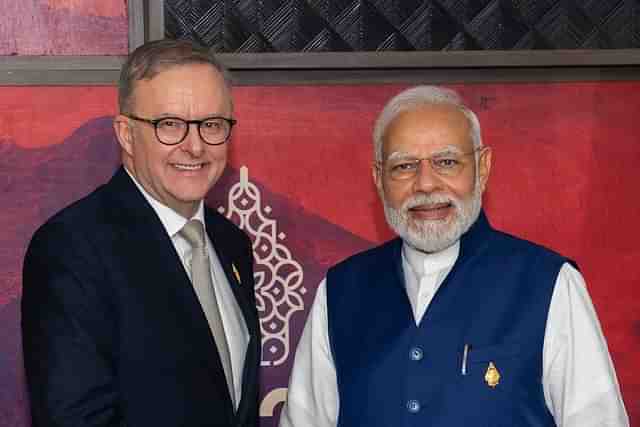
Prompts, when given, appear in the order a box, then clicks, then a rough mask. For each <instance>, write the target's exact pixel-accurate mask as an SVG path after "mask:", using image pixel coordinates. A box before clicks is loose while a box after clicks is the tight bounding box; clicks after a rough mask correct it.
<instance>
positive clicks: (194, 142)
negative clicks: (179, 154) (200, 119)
mask: <svg viewBox="0 0 640 427" xmlns="http://www.w3.org/2000/svg"><path fill="white" fill-rule="evenodd" d="M180 148H182V150H183V151H186V152H188V153H189V154H191V155H192V156H193V157H200V156H202V154H203V153H204V150H205V148H206V145H205V142H204V141H203V140H202V138H200V132H199V131H198V125H197V124H196V123H190V124H189V129H188V132H187V136H185V138H184V141H182V144H180Z"/></svg>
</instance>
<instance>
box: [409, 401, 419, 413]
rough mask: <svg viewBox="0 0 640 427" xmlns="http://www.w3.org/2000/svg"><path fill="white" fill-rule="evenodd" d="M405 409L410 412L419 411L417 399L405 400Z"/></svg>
mask: <svg viewBox="0 0 640 427" xmlns="http://www.w3.org/2000/svg"><path fill="white" fill-rule="evenodd" d="M407 410H409V412H411V413H412V414H415V413H417V412H419V411H420V402H418V401H417V400H410V401H408V402H407Z"/></svg>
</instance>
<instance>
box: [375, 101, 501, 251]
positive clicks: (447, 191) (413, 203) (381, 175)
mask: <svg viewBox="0 0 640 427" xmlns="http://www.w3.org/2000/svg"><path fill="white" fill-rule="evenodd" d="M383 141H384V145H383V153H382V164H380V165H378V166H374V168H373V177H374V181H375V184H376V187H377V188H378V192H379V194H380V197H381V199H382V202H383V204H384V208H385V215H386V218H387V222H388V223H389V225H390V226H391V228H393V230H394V231H395V232H396V233H397V234H398V235H400V237H402V238H403V239H404V240H405V241H406V242H407V243H408V244H410V245H411V246H413V247H415V248H416V249H419V250H422V251H424V252H437V251H440V250H443V249H445V248H447V247H449V246H451V245H452V244H454V243H455V242H456V241H457V240H458V239H459V238H460V236H461V235H462V234H463V233H464V232H466V231H467V230H468V228H469V227H470V226H471V225H472V224H473V223H474V222H475V220H476V219H477V217H478V214H479V213H480V207H481V204H482V203H481V201H482V193H483V192H484V189H485V186H486V182H487V178H488V176H489V171H490V167H491V151H490V149H489V148H488V147H486V148H484V149H482V150H478V153H479V159H478V161H477V163H476V162H475V161H474V155H473V154H470V155H469V154H467V153H472V152H473V150H474V147H473V143H472V140H471V136H470V125H469V121H468V120H467V118H466V116H465V115H464V114H463V113H462V112H461V111H460V110H459V109H457V108H456V107H454V106H451V105H447V104H435V105H429V106H422V107H419V108H416V109H413V110H409V111H404V112H402V113H400V114H399V115H398V116H397V117H396V118H395V119H394V120H393V121H392V122H391V123H390V124H389V126H388V127H387V129H386V132H385V133H384V136H383ZM445 154H446V155H447V156H453V157H454V158H457V159H459V160H460V161H461V167H460V170H459V171H457V172H456V173H455V174H454V175H453V176H448V175H447V174H442V173H436V172H435V171H434V169H433V167H432V166H431V164H430V162H429V160H422V161H421V162H420V163H419V164H418V168H417V173H416V174H415V176H413V177H412V178H408V179H400V180H399V179H394V177H392V176H391V175H392V174H391V171H390V169H389V166H390V165H393V164H394V160H397V159H403V158H411V159H426V158H431V159H433V158H438V157H439V156H440V155H445ZM434 156H435V157H434Z"/></svg>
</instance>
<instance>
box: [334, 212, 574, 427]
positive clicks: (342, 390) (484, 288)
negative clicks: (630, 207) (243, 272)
mask: <svg viewBox="0 0 640 427" xmlns="http://www.w3.org/2000/svg"><path fill="white" fill-rule="evenodd" d="M401 248H402V241H401V240H400V239H396V240H393V241H390V242H388V243H386V244H384V245H382V246H379V247H377V248H374V249H371V250H369V251H366V252H363V253H360V254H357V255H355V256H353V257H351V258H349V259H347V260H346V261H343V262H342V263H340V264H338V265H337V266H335V267H333V268H332V269H330V271H329V272H328V274H327V307H328V308H327V310H328V326H329V339H330V344H331V351H332V354H333V358H334V361H335V367H336V373H337V381H338V392H339V400H340V405H339V406H340V409H339V418H338V426H341V427H356V426H357V427H359V426H366V427H377V426H380V427H382V426H385V427H398V426H429V427H457V426H465V427H468V426H474V427H477V426H491V427H496V426H504V427H507V426H508V427H527V426H536V427H537V426H555V423H554V420H553V417H552V416H551V413H550V412H549V410H548V409H547V406H546V404H545V401H544V396H543V389H542V349H543V341H544V334H545V326H546V319H547V314H548V310H549V304H550V301H551V295H552V293H553V287H554V284H555V281H556V278H557V275H558V272H559V270H560V268H561V266H562V264H563V263H565V262H568V260H567V259H565V258H563V257H561V256H559V255H557V254H556V253H554V252H552V251H550V250H548V249H545V248H543V247H541V246H537V245H535V244H533V243H530V242H527V241H524V240H521V239H518V238H515V237H513V236H509V235H507V234H504V233H501V232H498V231H495V230H493V229H492V228H491V227H490V225H489V223H488V221H487V219H486V217H485V215H484V213H481V214H480V217H479V218H478V220H477V221H476V222H475V224H474V225H473V226H472V227H471V228H470V229H469V231H468V232H467V233H465V235H464V236H463V237H462V238H461V245H460V254H459V256H458V259H457V260H456V263H455V264H454V266H453V268H452V270H451V272H450V273H449V274H448V276H447V278H446V279H445V280H444V282H443V283H442V284H441V286H440V288H439V289H438V291H437V293H436V295H435V296H434V298H433V300H432V302H431V304H430V305H429V307H428V309H427V311H426V313H425V314H424V317H423V318H422V321H421V322H420V325H419V326H416V324H415V320H414V318H413V314H412V310H411V304H410V302H409V299H408V297H407V295H406V291H405V286H404V275H403V271H402V260H401ZM465 346H467V352H466V353H467V354H466V357H465V355H464V353H465V350H464V349H465ZM463 365H464V367H463Z"/></svg>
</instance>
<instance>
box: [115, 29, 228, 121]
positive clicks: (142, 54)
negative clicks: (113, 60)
mask: <svg viewBox="0 0 640 427" xmlns="http://www.w3.org/2000/svg"><path fill="white" fill-rule="evenodd" d="M191 64H206V65H210V66H212V67H213V68H214V69H215V70H216V71H218V72H219V73H220V75H221V76H222V79H223V81H224V85H225V87H226V91H227V94H228V97H229V102H230V104H231V108H233V99H232V98H231V86H232V81H231V76H230V74H229V71H228V70H227V68H226V67H225V66H223V65H222V64H221V63H220V62H219V61H218V59H217V58H216V57H215V56H214V55H213V53H212V51H211V50H210V49H208V48H206V47H204V46H201V45H198V44H197V43H195V42H192V41H190V40H171V39H163V40H155V41H151V42H147V43H145V44H143V45H142V46H140V47H138V48H137V49H136V50H134V51H133V52H132V53H131V54H130V55H129V57H128V58H127V60H126V61H125V63H124V64H123V65H122V69H121V71H120V80H119V82H118V106H119V108H120V113H131V110H132V108H133V105H132V101H133V100H132V98H133V91H134V89H135V85H136V83H137V82H138V81H140V80H150V79H152V78H154V77H155V76H156V75H158V74H159V73H161V72H162V71H165V70H167V69H169V68H172V67H175V66H180V65H191Z"/></svg>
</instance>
